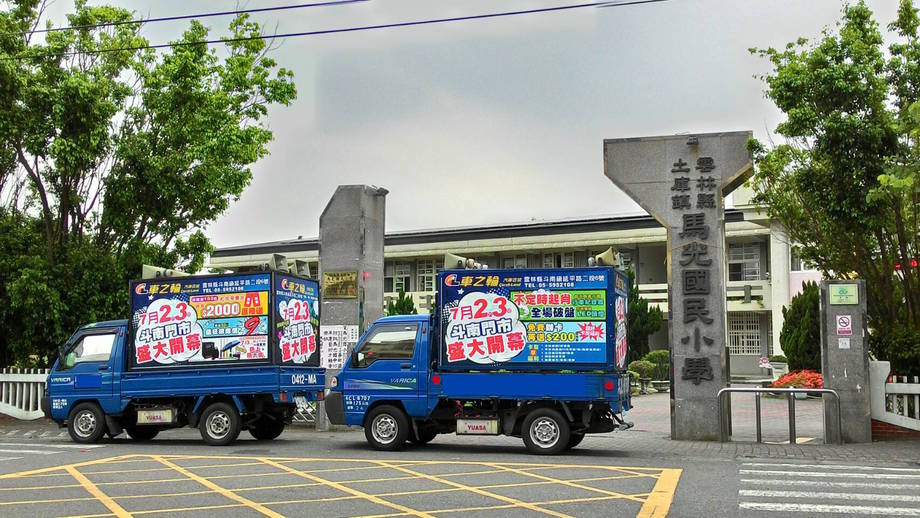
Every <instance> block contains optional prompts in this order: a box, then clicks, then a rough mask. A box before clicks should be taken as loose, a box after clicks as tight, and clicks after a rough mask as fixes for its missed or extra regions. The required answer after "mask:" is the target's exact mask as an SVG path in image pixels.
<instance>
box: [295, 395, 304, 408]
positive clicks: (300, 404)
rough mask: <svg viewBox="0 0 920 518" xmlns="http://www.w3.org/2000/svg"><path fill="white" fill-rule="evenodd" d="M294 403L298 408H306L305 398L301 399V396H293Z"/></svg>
mask: <svg viewBox="0 0 920 518" xmlns="http://www.w3.org/2000/svg"><path fill="white" fill-rule="evenodd" d="M294 403H295V404H296V405H297V406H298V407H300V408H303V407H305V406H307V398H305V397H303V396H294Z"/></svg>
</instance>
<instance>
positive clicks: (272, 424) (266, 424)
mask: <svg viewBox="0 0 920 518" xmlns="http://www.w3.org/2000/svg"><path fill="white" fill-rule="evenodd" d="M283 431H284V421H281V420H278V419H269V418H267V417H263V418H261V419H259V420H258V421H256V422H255V423H253V425H252V428H250V429H249V435H251V436H252V437H253V438H254V439H256V440H257V441H270V440H272V439H276V438H277V437H278V436H279V435H281V432H283Z"/></svg>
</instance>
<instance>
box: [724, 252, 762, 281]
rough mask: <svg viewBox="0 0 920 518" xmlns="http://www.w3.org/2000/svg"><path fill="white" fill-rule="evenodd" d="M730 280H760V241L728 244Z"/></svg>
mask: <svg viewBox="0 0 920 518" xmlns="http://www.w3.org/2000/svg"><path fill="white" fill-rule="evenodd" d="M728 280H730V281H759V280H760V243H738V244H731V245H728Z"/></svg>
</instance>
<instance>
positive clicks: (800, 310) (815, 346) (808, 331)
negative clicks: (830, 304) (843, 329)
mask: <svg viewBox="0 0 920 518" xmlns="http://www.w3.org/2000/svg"><path fill="white" fill-rule="evenodd" d="M819 297H820V295H819V293H818V284H817V283H815V282H814V281H811V282H806V283H805V284H804V285H803V286H802V293H799V294H798V295H796V296H794V297H792V302H791V303H790V304H789V307H788V308H787V307H783V330H782V331H781V332H780V335H779V344H780V347H782V348H783V354H785V356H786V361H787V362H788V363H789V369H790V370H803V369H808V370H814V371H818V372H821V311H820V308H819V304H818V302H819V301H818V299H819Z"/></svg>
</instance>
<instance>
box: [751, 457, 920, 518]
mask: <svg viewBox="0 0 920 518" xmlns="http://www.w3.org/2000/svg"><path fill="white" fill-rule="evenodd" d="M738 473H739V475H740V477H739V484H738V509H739V513H738V514H739V516H748V517H754V516H757V517H760V516H763V517H767V516H775V515H779V514H781V513H782V514H787V515H788V514H790V513H791V514H796V515H802V516H920V469H915V468H903V467H887V466H865V465H844V464H795V463H779V462H776V463H771V462H745V463H742V465H741V467H740V468H739V470H738Z"/></svg>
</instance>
